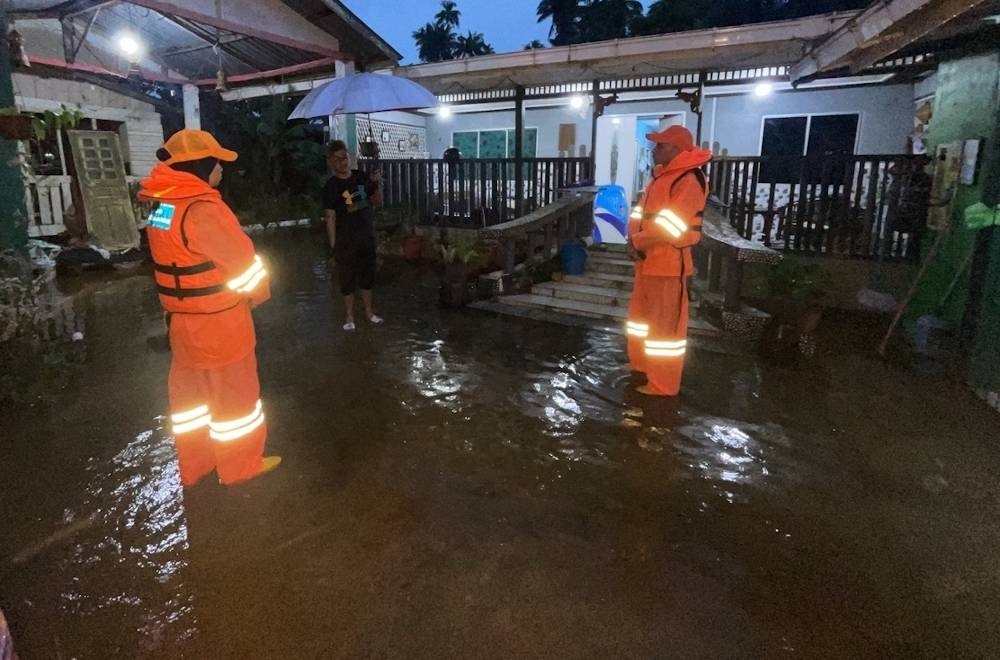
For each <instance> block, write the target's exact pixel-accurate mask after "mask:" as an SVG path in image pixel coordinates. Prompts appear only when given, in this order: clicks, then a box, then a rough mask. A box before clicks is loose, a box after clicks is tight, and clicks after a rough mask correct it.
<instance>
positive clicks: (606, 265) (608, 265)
mask: <svg viewBox="0 0 1000 660" xmlns="http://www.w3.org/2000/svg"><path fill="white" fill-rule="evenodd" d="M587 272H588V273H610V274H613V275H632V274H633V273H635V267H634V266H633V265H632V262H631V261H619V260H617V259H616V260H608V259H587Z"/></svg>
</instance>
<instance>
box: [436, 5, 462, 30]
mask: <svg viewBox="0 0 1000 660" xmlns="http://www.w3.org/2000/svg"><path fill="white" fill-rule="evenodd" d="M461 17H462V12H460V11H458V6H457V5H456V4H455V3H454V2H448V1H447V0H445V1H444V2H442V3H441V11H439V12H438V13H436V14H434V22H435V23H437V24H438V25H447V26H448V27H452V28H457V27H458V20H459V19H460V18H461Z"/></svg>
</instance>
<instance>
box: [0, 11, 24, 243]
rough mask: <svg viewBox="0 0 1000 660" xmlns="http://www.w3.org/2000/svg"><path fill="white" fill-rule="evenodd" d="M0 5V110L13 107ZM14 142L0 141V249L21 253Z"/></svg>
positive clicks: (20, 177)
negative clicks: (1, 45)
mask: <svg viewBox="0 0 1000 660" xmlns="http://www.w3.org/2000/svg"><path fill="white" fill-rule="evenodd" d="M5 6H6V5H3V6H0V35H2V42H3V44H4V48H3V53H2V54H3V56H2V57H0V107H4V108H11V107H13V106H14V83H13V80H12V78H11V71H10V56H9V54H8V52H7V50H8V49H7V47H6V46H7V32H8V29H9V26H8V25H7V11H6V10H5V9H4V7H5ZM17 144H18V143H17V140H6V139H4V138H0V249H3V248H14V249H15V250H17V251H19V252H20V251H23V250H24V249H25V246H27V244H28V214H27V211H26V210H25V206H24V197H25V194H24V190H25V187H24V174H23V173H22V172H21V158H20V156H19V155H18V153H17Z"/></svg>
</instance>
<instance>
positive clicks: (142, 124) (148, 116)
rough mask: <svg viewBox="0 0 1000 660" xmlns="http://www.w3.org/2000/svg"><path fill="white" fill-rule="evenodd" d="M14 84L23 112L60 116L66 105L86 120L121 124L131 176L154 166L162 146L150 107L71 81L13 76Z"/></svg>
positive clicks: (156, 116)
mask: <svg viewBox="0 0 1000 660" xmlns="http://www.w3.org/2000/svg"><path fill="white" fill-rule="evenodd" d="M13 82H14V94H15V97H16V98H15V103H16V105H17V107H18V108H19V109H21V110H23V111H26V112H44V111H45V110H52V111H53V112H59V110H60V109H61V108H60V106H61V105H65V106H66V107H67V108H69V109H79V110H80V111H81V112H82V113H83V116H84V117H85V118H86V119H106V120H110V121H120V122H123V123H124V125H123V130H122V131H120V135H121V137H122V148H123V149H124V150H125V152H126V160H127V161H129V162H130V163H131V172H132V175H133V176H145V175H147V174H149V171H150V170H151V169H152V168H153V165H154V164H156V150H157V149H158V148H159V147H161V146H162V145H163V127H162V125H161V123H160V115H159V114H157V112H156V110H155V108H154V107H153V106H152V105H151V104H149V103H143V102H142V101H139V100H138V99H133V98H131V97H128V96H124V95H122V94H118V93H117V92H113V91H111V90H109V89H106V88H104V87H100V86H98V85H91V84H89V83H83V82H78V81H74V80H63V79H60V78H40V77H38V76H30V75H25V74H23V73H15V74H14V75H13Z"/></svg>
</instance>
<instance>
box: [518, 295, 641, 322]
mask: <svg viewBox="0 0 1000 660" xmlns="http://www.w3.org/2000/svg"><path fill="white" fill-rule="evenodd" d="M501 300H503V302H505V303H507V304H509V305H521V306H523V307H535V308H540V309H550V310H553V311H557V312H565V313H569V314H576V315H577V316H585V317H588V318H595V319H616V320H624V319H625V318H626V317H627V316H628V308H626V307H615V306H612V305H600V304H596V303H587V302H582V301H580V300H567V299H566V298H555V297H553V296H548V295H542V294H538V293H521V294H517V295H514V296H504V297H503V298H502V299H501Z"/></svg>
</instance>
